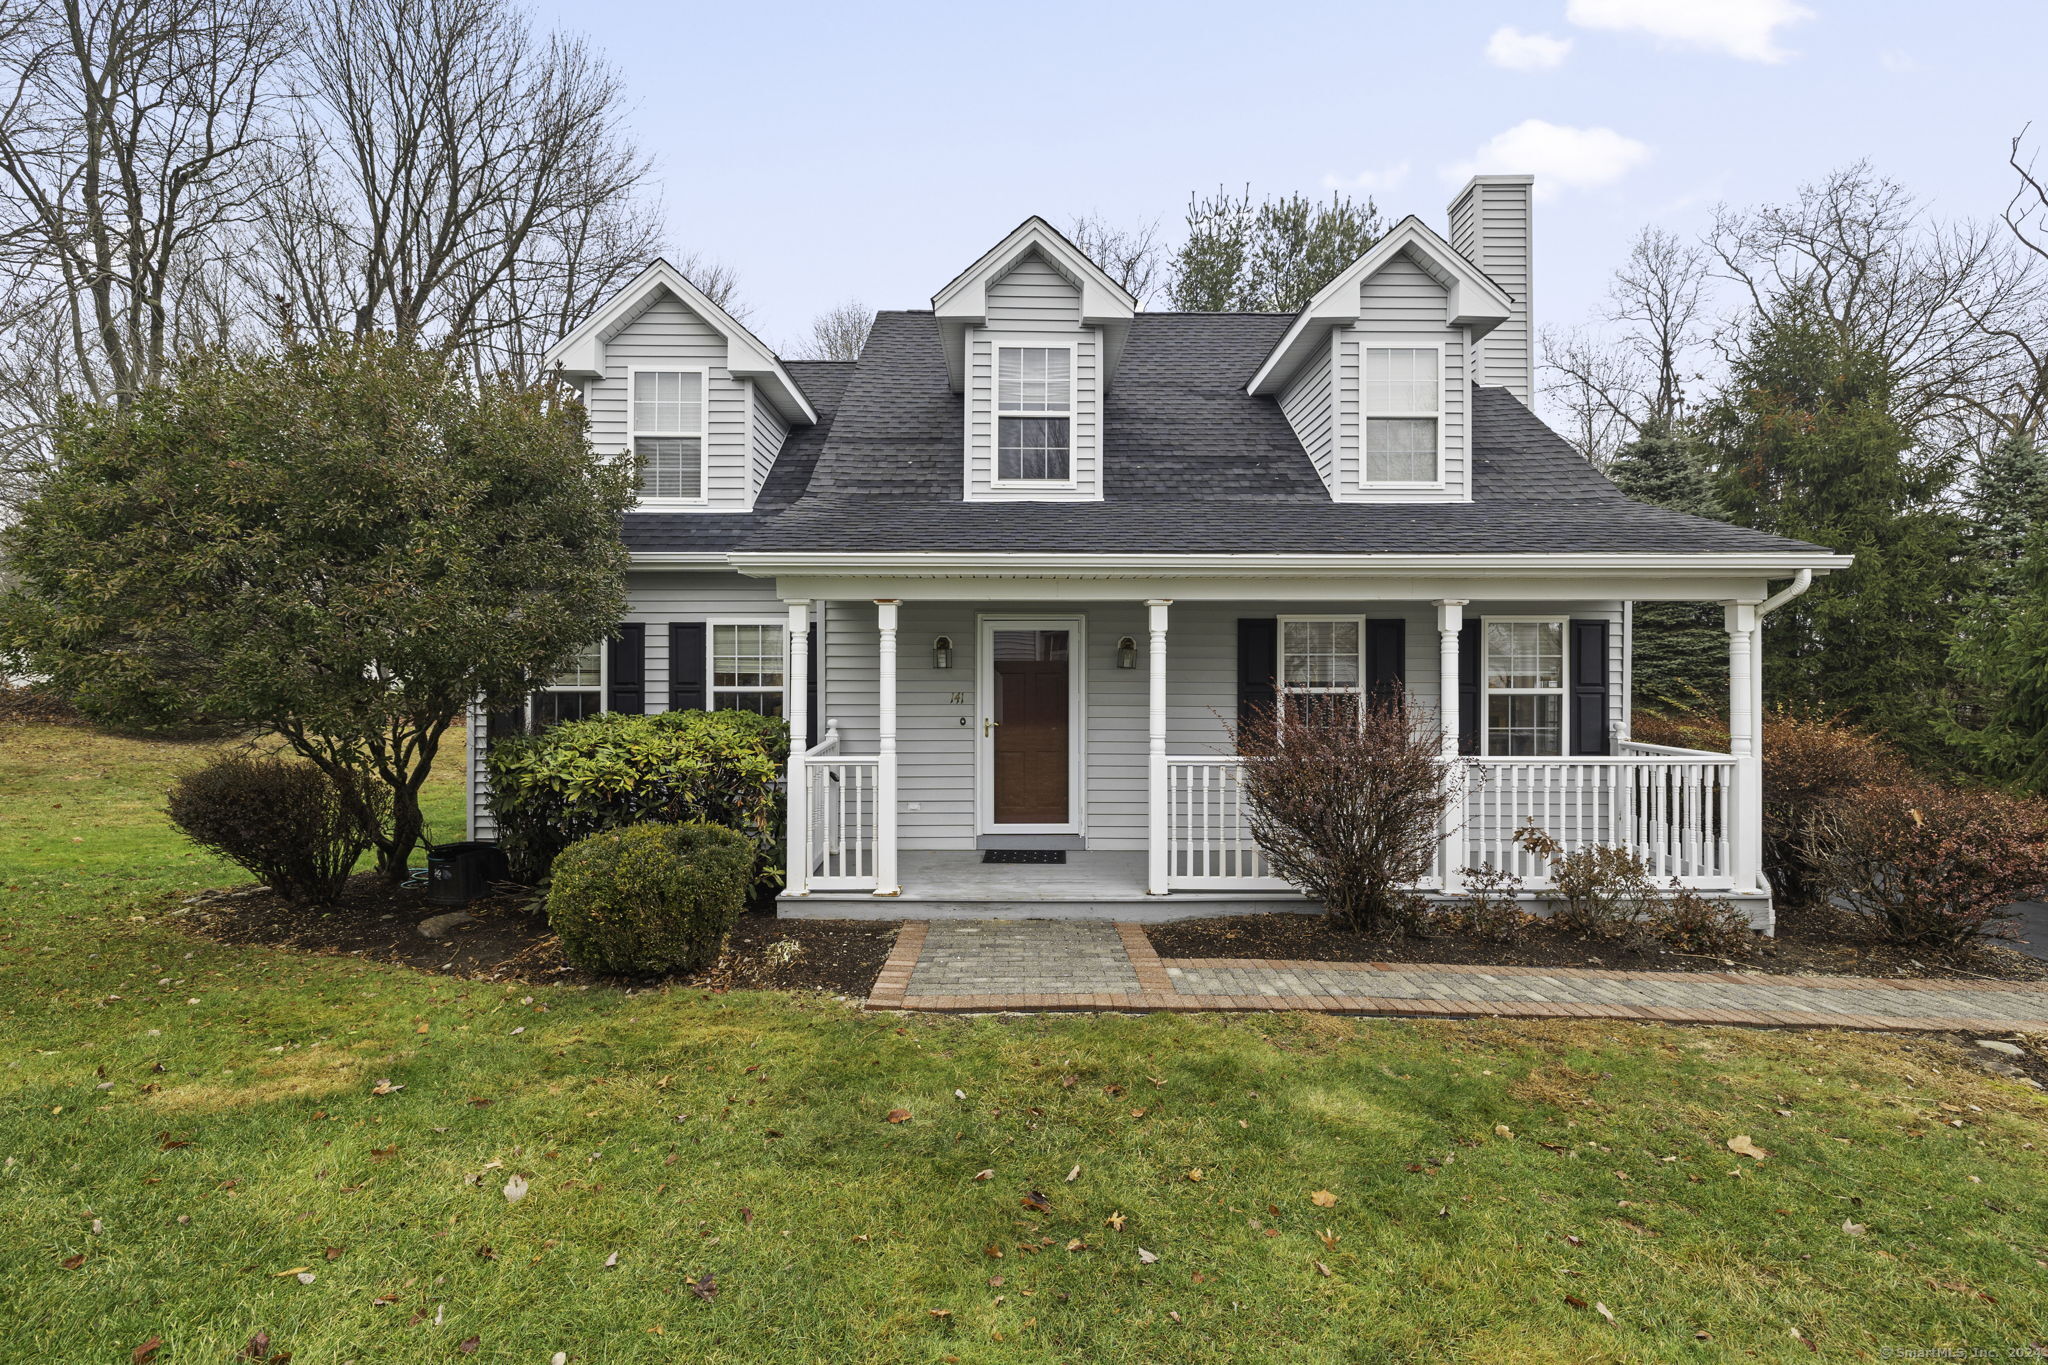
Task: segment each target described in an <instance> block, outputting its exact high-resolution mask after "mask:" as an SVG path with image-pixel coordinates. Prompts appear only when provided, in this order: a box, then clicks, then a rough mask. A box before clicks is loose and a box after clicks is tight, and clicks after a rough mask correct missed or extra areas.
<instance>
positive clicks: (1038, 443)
mask: <svg viewBox="0 0 2048 1365" xmlns="http://www.w3.org/2000/svg"><path fill="white" fill-rule="evenodd" d="M1137 309H1138V303H1137V300H1136V299H1134V298H1132V297H1131V295H1130V294H1129V293H1128V292H1127V291H1126V290H1125V289H1124V288H1123V287H1122V286H1121V285H1119V284H1117V282H1116V281H1115V280H1113V279H1111V278H1110V277H1109V276H1108V275H1106V274H1104V273H1103V271H1102V268H1101V267H1100V266H1098V265H1096V264H1095V262H1093V261H1091V260H1089V259H1088V257H1087V256H1086V255H1085V254H1083V253H1082V251H1081V250H1080V248H1078V247H1076V246H1075V245H1074V244H1073V243H1072V242H1070V241H1068V240H1067V239H1066V238H1065V237H1064V236H1062V235H1061V234H1060V233H1059V232H1057V231H1055V230H1054V228H1053V227H1052V225H1051V224H1050V223H1047V222H1046V221H1045V220H1044V219H1043V218H1029V219H1026V220H1025V221H1024V223H1023V224H1022V225H1021V226H1019V227H1018V228H1017V230H1016V231H1014V232H1012V233H1011V234H1010V235H1009V236H1007V237H1005V238H1004V239H1003V240H1002V241H1001V242H999V243H997V244H996V246H995V247H994V249H993V250H991V251H989V252H988V253H987V254H986V255H984V256H982V258H981V259H980V260H978V261H976V262H975V263H974V264H973V265H971V266H969V267H968V268H967V269H966V270H965V271H963V272H962V273H961V274H960V275H958V276H957V277H955V278H954V280H953V282H952V283H950V284H948V285H947V286H946V287H945V288H944V289H942V290H940V291H939V292H938V293H937V294H936V295H934V296H933V298H932V312H933V314H934V316H935V317H936V318H937V319H938V323H939V336H940V340H941V342H942V344H943V345H944V347H945V352H946V374H947V378H948V380H949V381H950V382H951V384H952V386H953V389H954V391H955V392H956V393H958V394H960V396H961V403H962V404H963V405H964V410H965V418H966V420H965V423H964V425H965V428H966V449H965V451H964V455H963V458H964V462H965V468H964V473H963V496H964V497H965V498H966V499H967V500H968V501H970V502H979V501H995V502H1000V501H1019V500H1023V501H1041V500H1043V501H1086V500H1093V499H1097V498H1100V497H1101V496H1102V489H1103V472H1102V405H1103V399H1104V395H1105V394H1106V393H1107V392H1108V389H1109V385H1110V384H1111V382H1112V381H1113V379H1114V377H1115V373H1116V365H1117V360H1118V358H1119V357H1120V356H1121V355H1122V354H1123V348H1124V342H1125V340H1126V339H1127V338H1128V337H1129V335H1130V329H1131V319H1132V318H1133V317H1134V316H1135V315H1136V313H1137Z"/></svg>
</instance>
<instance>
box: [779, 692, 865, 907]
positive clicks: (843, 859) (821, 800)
mask: <svg viewBox="0 0 2048 1365" xmlns="http://www.w3.org/2000/svg"><path fill="white" fill-rule="evenodd" d="M881 767H882V760H881V759H880V758H849V757H846V756H843V755H841V754H840V752H839V728H838V727H837V726H836V725H828V726H827V727H826V730H825V738H824V739H822V740H820V741H819V742H818V743H817V744H815V745H813V746H812V747H811V748H809V749H807V750H805V751H804V756H803V759H802V761H801V762H800V763H799V764H798V769H799V771H800V772H801V773H802V776H803V782H802V793H803V796H802V799H803V801H804V804H805V810H806V812H807V818H806V819H805V821H804V829H805V831H806V833H807V835H808V842H809V844H810V848H809V852H808V856H807V857H806V859H805V865H806V866H807V867H808V869H809V880H810V885H811V886H812V887H814V888H816V889H817V890H820V891H872V890H874V887H875V826H876V815H877V812H878V810H879V804H878V802H877V800H876V794H877V791H878V788H879V784H880V780H881Z"/></svg>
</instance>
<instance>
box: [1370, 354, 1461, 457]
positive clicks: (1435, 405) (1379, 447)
mask: <svg viewBox="0 0 2048 1365" xmlns="http://www.w3.org/2000/svg"><path fill="white" fill-rule="evenodd" d="M1441 368H1442V366H1441V355H1440V353H1439V352H1438V350H1437V348H1436V347H1434V346H1368V347H1367V348H1366V351H1365V482H1366V483H1367V484H1397V485H1398V484H1429V485H1435V484H1437V483H1440V482H1442V457H1441V452H1440V448H1439V437H1440V436H1441V434H1442V422H1441V416H1442V414H1441V408H1442V406H1443V385H1442V383H1441V382H1440V375H1439V372H1440V370H1441Z"/></svg>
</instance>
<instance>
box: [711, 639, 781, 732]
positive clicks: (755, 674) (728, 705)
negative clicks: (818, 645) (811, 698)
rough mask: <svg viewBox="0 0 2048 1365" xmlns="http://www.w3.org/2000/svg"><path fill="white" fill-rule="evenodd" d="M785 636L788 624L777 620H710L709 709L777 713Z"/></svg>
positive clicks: (779, 711) (767, 714) (766, 714)
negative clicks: (754, 622) (741, 622)
mask: <svg viewBox="0 0 2048 1365" xmlns="http://www.w3.org/2000/svg"><path fill="white" fill-rule="evenodd" d="M787 639H788V628H787V627H786V626H785V625H782V624H780V623H778V624H776V625H726V624H723V623H713V625H712V627H711V709H712V710H714V711H720V710H726V711H757V712H759V713H760V714H762V715H764V716H779V715H781V714H782V697H783V687H784V664H783V659H784V653H783V650H784V647H785V644H786V642H787Z"/></svg>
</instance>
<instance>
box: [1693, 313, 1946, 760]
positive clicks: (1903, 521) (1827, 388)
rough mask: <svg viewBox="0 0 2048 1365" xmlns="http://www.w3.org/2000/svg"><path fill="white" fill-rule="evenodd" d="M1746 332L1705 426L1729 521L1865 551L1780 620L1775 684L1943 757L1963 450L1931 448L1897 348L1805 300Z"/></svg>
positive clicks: (1771, 629) (1769, 676) (1787, 698)
mask: <svg viewBox="0 0 2048 1365" xmlns="http://www.w3.org/2000/svg"><path fill="white" fill-rule="evenodd" d="M1744 340H1745V345H1744V347H1743V353H1742V354H1741V355H1740V356H1739V357H1738V358H1737V360H1736V361H1735V363H1734V365H1733V366H1732V367H1731V373H1730V376H1729V380H1728V383H1727V386H1726V387H1725V389H1724V390H1723V393H1722V395H1721V397H1720V398H1719V399H1718V400H1717V401H1716V402H1715V403H1714V404H1712V405H1711V406H1710V408H1709V410H1708V412H1707V414H1706V416H1705V419H1704V421H1703V424H1702V426H1703V430H1704V431H1705V433H1706V435H1707V437H1708V440H1709V442H1710V444H1711V447H1712V449H1713V452H1714V455H1715V458H1716V462H1717V464H1718V466H1719V474H1720V477H1719V481H1718V483H1719V491H1720V494H1721V496H1722V498H1723V499H1724V501H1725V502H1726V503H1727V505H1728V509H1729V514H1730V520H1732V521H1735V522H1737V523H1739V524H1742V525H1747V526H1754V527H1757V528H1758V529H1760V530H1765V531H1772V532H1775V533H1777V534H1779V535H1783V536H1790V537H1792V538H1793V539H1795V540H1804V541H1809V542H1811V543H1813V544H1816V545H1822V546H1825V547H1827V548H1829V549H1831V550H1836V551H1842V552H1847V553H1850V554H1853V555H1855V556H1856V563H1855V565H1854V567H1852V568H1850V569H1848V570H1845V571H1843V572H1840V573H1836V574H1832V575H1830V576H1828V577H1827V578H1824V579H1822V580H1821V581H1820V582H1818V583H1816V584H1815V585H1814V588H1813V590H1812V591H1811V592H1809V593H1807V594H1806V595H1805V596H1803V597H1800V598H1798V599H1795V600H1794V601H1793V602H1792V603H1790V604H1789V605H1787V606H1786V607H1785V608H1783V609H1782V610H1780V611H1779V612H1777V613H1775V614H1774V615H1773V616H1772V617H1771V620H1770V624H1769V626H1768V627H1767V649H1766V651H1765V685H1766V687H1767V689H1768V690H1769V692H1770V694H1771V696H1772V697H1773V699H1774V700H1779V701H1784V702H1789V703H1792V704H1795V705H1806V706H1813V707H1818V708H1822V709H1826V710H1829V711H1835V712H1839V713H1843V714H1845V715H1847V716H1849V717H1850V718H1852V719H1855V720H1858V721H1861V722H1863V723H1865V724H1868V725H1872V726H1874V727H1877V728H1880V729H1883V730H1885V731H1888V732H1889V733H1890V734H1891V735H1892V736H1893V737H1894V738H1895V739H1896V740H1898V741H1899V742H1900V743H1902V744H1905V745H1907V746H1908V747H1910V748H1913V749H1915V750H1918V751H1919V752H1921V753H1922V754H1925V755H1928V756H1936V755H1938V754H1940V753H1941V750H1942V737H1943V734H1944V731H1945V713H1946V712H1947V711H1948V709H1949V707H1950V700H1951V699H1950V696H1949V692H1948V680H1949V675H1948V667H1947V655H1948V649H1949V642H1950V641H1951V640H1952V639H1953V638H1954V636H1955V629H1956V625H1957V622H1958V619H1959V617H1960V615H1961V611H1962V604H1963V598H1964V594H1965V591H1966V589H1967V582H1966V577H1965V575H1966V573H1967V570H1966V568H1965V561H1964V549H1965V544H1964V536H1963V531H1964V524H1963V522H1962V519H1961V518H1960V517H1959V516H1957V515H1956V514H1955V513H1954V512H1952V511H1950V510H1948V509H1947V508H1946V506H1945V505H1944V503H1945V500H1946V499H1947V497H1948V495H1949V494H1950V493H1951V491H1952V490H1953V488H1954V485H1955V482H1956V477H1957V473H1958V469H1957V462H1956V459H1955V457H1954V454H1953V452H1950V451H1945V450H1939V449H1937V450H1927V449H1922V448H1920V447H1918V446H1917V445H1916V443H1915V441H1914V439H1913V435H1912V433H1911V432H1909V431H1908V430H1907V429H1906V428H1905V427H1904V425H1903V424H1902V423H1901V422H1900V421H1899V420H1898V418H1897V417H1896V416H1895V415H1894V413H1893V410H1892V403H1893V395H1894V391H1895V384H1896V376H1894V375H1893V374H1892V372H1891V371H1890V369H1889V367H1888V366H1887V364H1886V363H1885V361H1884V360H1883V358H1882V357H1881V356H1879V355H1877V354H1876V353H1874V352H1872V351H1870V350H1867V349H1865V348H1862V347H1859V346H1857V345H1856V344H1855V343H1854V341H1853V340H1852V339H1848V338H1845V337H1844V336H1843V335H1842V334H1841V333H1840V331H1839V330H1838V329H1836V328H1834V327H1832V326H1829V325H1827V324H1826V323H1824V322H1823V321H1822V320H1821V319H1820V318H1818V317H1817V316H1816V315H1815V314H1813V313H1812V312H1810V311H1809V310H1807V309H1806V308H1804V307H1802V306H1801V302H1800V300H1799V299H1797V298H1796V297H1792V298H1786V299H1781V300H1778V301H1777V306H1776V307H1775V308H1774V309H1773V310H1772V311H1770V312H1767V313H1766V314H1764V315H1762V316H1760V317H1759V318H1757V319H1756V320H1755V322H1753V323H1752V325H1751V327H1750V330H1749V332H1748V334H1747V336H1746V337H1745V339H1744Z"/></svg>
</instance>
